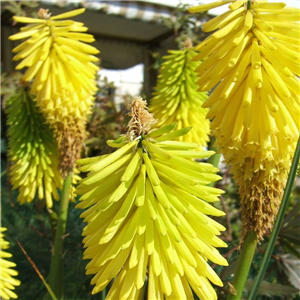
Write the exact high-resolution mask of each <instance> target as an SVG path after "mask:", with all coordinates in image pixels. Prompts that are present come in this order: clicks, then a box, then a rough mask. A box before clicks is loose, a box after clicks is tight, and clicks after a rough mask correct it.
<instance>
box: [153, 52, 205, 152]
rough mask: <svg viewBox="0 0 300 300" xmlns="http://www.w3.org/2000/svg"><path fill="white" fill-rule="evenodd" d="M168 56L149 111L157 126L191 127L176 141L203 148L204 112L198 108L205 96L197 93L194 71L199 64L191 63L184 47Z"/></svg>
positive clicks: (202, 93)
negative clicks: (189, 130)
mask: <svg viewBox="0 0 300 300" xmlns="http://www.w3.org/2000/svg"><path fill="white" fill-rule="evenodd" d="M169 53H170V55H168V56H166V57H165V61H164V62H163V64H162V67H161V69H160V75H159V78H158V82H157V86H156V88H155V92H154V94H153V96H154V97H153V98H152V99H151V101H150V107H149V109H150V112H152V113H153V115H154V117H155V118H156V119H158V120H159V122H158V123H157V126H158V127H161V126H163V125H165V124H170V123H173V122H176V123H177V129H181V128H185V127H188V126H192V127H193V129H192V130H191V132H190V133H189V134H188V135H183V136H181V137H179V140H180V141H185V142H195V143H198V144H199V147H201V146H202V147H204V146H206V145H207V141H208V140H209V138H208V134H209V121H208V120H206V119H205V115H206V113H207V110H206V109H203V108H201V106H202V104H203V103H204V101H205V100H206V99H207V93H205V92H198V91H197V86H196V83H195V82H196V73H195V68H196V67H197V66H199V64H198V63H197V62H194V61H193V58H194V56H195V55H196V52H195V50H193V48H187V49H183V50H172V51H169Z"/></svg>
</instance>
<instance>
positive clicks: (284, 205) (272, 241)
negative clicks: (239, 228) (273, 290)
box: [248, 136, 300, 300]
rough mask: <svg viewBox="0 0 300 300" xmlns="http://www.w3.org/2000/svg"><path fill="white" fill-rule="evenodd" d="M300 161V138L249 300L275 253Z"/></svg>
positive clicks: (253, 295)
mask: <svg viewBox="0 0 300 300" xmlns="http://www.w3.org/2000/svg"><path fill="white" fill-rule="evenodd" d="M299 159H300V136H299V138H298V143H297V147H296V151H295V155H294V158H293V162H292V166H291V169H290V173H289V176H288V180H287V183H286V187H285V190H284V194H283V197H282V201H281V205H280V208H279V211H278V214H277V218H276V221H275V224H274V228H273V231H272V234H271V237H270V240H269V243H268V246H267V249H266V252H265V254H264V257H263V260H262V262H261V265H260V268H259V270H258V274H257V276H256V278H255V281H254V284H253V287H252V290H251V293H250V296H249V298H248V299H249V300H254V299H255V297H256V295H257V292H258V288H259V286H260V283H261V281H262V280H263V278H264V275H265V273H266V270H267V267H268V263H269V261H270V257H271V255H272V252H273V249H274V246H275V243H276V240H277V237H278V234H279V231H280V228H281V226H282V223H283V220H284V214H285V211H286V209H287V207H288V204H289V198H290V194H291V191H292V186H293V182H294V180H295V176H296V172H297V167H298V163H299Z"/></svg>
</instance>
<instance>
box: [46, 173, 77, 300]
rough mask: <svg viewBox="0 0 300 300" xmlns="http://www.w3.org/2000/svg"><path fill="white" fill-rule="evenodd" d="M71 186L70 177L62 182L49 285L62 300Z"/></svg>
mask: <svg viewBox="0 0 300 300" xmlns="http://www.w3.org/2000/svg"><path fill="white" fill-rule="evenodd" d="M71 185H72V175H71V174H68V176H67V177H66V178H65V180H64V184H63V190H62V196H61V199H60V206H59V214H58V223H57V229H56V234H55V241H54V249H53V251H54V253H53V256H52V261H51V268H50V275H49V284H50V287H51V289H52V290H53V292H54V293H55V295H56V297H57V299H59V300H61V299H63V280H62V279H63V276H62V275H63V274H62V272H63V258H62V257H63V242H64V235H65V230H66V224H67V216H68V208H69V198H70V192H71Z"/></svg>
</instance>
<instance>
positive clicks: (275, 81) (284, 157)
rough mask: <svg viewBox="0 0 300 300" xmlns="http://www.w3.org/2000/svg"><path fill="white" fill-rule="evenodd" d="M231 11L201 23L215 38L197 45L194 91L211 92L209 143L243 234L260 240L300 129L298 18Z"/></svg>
mask: <svg viewBox="0 0 300 300" xmlns="http://www.w3.org/2000/svg"><path fill="white" fill-rule="evenodd" d="M223 4H230V5H229V11H227V12H225V13H223V14H221V15H219V16H217V17H215V18H214V19H212V20H210V21H208V22H206V23H205V24H203V30H204V31H205V32H208V31H214V33H213V34H212V35H211V36H209V37H208V38H207V39H205V40H204V41H203V42H201V43H200V44H199V45H198V46H196V48H195V49H196V50H197V51H199V52H200V53H199V54H198V55H197V56H196V58H195V59H198V60H204V62H203V63H202V64H201V65H200V66H199V67H198V68H197V72H198V76H199V79H198V84H199V87H200V90H202V91H205V90H210V89H212V88H213V87H215V86H216V85H217V84H218V83H219V84H218V86H217V87H216V88H215V90H214V91H213V92H212V94H211V95H210V97H209V98H208V100H207V101H206V102H205V104H204V107H210V111H209V113H208V115H207V117H208V118H212V119H213V121H212V123H211V129H212V132H213V134H214V135H215V136H216V144H217V145H218V146H219V147H220V151H221V152H222V153H223V154H224V156H225V159H226V162H227V163H228V164H229V165H232V173H233V174H234V178H235V181H236V182H237V183H238V184H239V193H240V197H241V207H242V218H243V234H242V238H243V237H244V236H245V235H246V234H247V232H248V231H254V232H256V233H257V235H258V237H259V239H262V238H263V235H264V233H265V232H266V231H267V230H268V229H271V228H272V226H273V221H274V218H275V217H276V214H277V210H278V206H279V203H280V200H281V198H282V194H283V189H284V186H285V184H286V179H287V173H288V171H289V168H290V165H291V159H292V156H293V152H294V150H295V147H296V142H297V138H298V136H299V127H300V96H299V91H300V84H299V79H298V77H297V76H299V75H300V74H299V73H300V63H299V56H300V54H299V37H300V34H299V26H300V25H299V20H300V11H299V9H296V8H289V7H285V3H282V2H280V3H277V2H276V3H272V2H267V1H217V2H213V3H210V4H205V5H200V6H197V7H192V8H190V9H189V11H190V12H192V13H195V12H203V11H206V10H208V9H211V8H214V7H217V6H220V5H223Z"/></svg>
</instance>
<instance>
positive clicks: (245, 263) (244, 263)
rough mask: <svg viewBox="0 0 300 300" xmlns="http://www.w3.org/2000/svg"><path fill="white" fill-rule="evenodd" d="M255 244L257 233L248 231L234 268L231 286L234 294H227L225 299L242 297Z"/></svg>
mask: <svg viewBox="0 0 300 300" xmlns="http://www.w3.org/2000/svg"><path fill="white" fill-rule="evenodd" d="M256 245H257V234H256V233H255V232H248V234H247V236H246V238H245V241H244V244H243V246H242V250H241V253H240V256H239V259H238V263H237V267H236V270H235V274H234V278H233V280H232V283H231V284H232V286H233V288H234V291H233V292H235V295H234V294H228V296H227V300H240V299H242V294H243V290H244V287H245V284H246V280H247V277H248V273H249V270H250V267H251V264H252V260H253V256H254V253H255V250H256Z"/></svg>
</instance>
